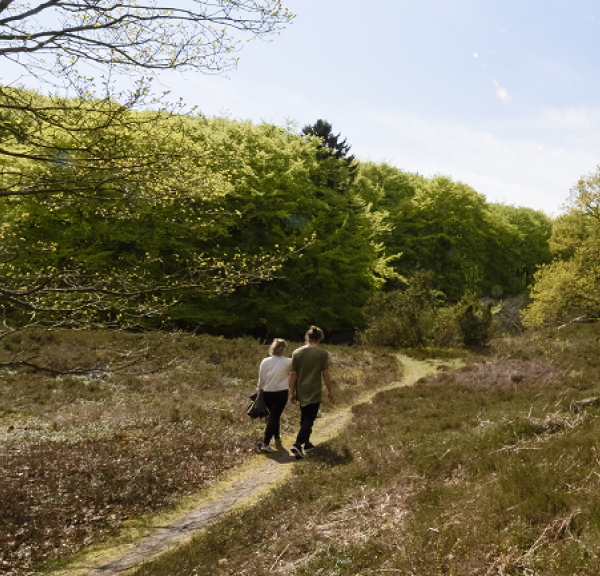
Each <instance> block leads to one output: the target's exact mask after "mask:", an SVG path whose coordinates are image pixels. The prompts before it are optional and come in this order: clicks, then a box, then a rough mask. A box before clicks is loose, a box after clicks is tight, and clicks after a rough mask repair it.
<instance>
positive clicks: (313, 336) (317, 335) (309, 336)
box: [304, 326, 325, 342]
mask: <svg viewBox="0 0 600 576" xmlns="http://www.w3.org/2000/svg"><path fill="white" fill-rule="evenodd" d="M323 338H325V334H323V330H321V329H320V328H319V327H318V326H311V327H310V328H309V329H308V330H307V331H306V334H305V335H304V339H305V340H306V341H307V342H320V341H321V340H323Z"/></svg>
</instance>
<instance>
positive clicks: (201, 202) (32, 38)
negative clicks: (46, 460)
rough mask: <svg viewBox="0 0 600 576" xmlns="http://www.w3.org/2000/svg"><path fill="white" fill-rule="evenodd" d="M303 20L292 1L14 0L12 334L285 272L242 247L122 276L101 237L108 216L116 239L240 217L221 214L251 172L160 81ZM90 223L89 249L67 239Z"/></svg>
mask: <svg viewBox="0 0 600 576" xmlns="http://www.w3.org/2000/svg"><path fill="white" fill-rule="evenodd" d="M292 18H293V15H292V14H291V13H290V12H289V11H288V10H287V9H285V8H284V7H283V6H282V4H281V2H280V1H276V0H214V1H201V0H184V1H182V2H179V1H178V2H172V3H168V2H158V1H155V0H149V1H148V2H145V3H143V4H141V3H138V2H137V1H133V0H132V1H128V0H125V1H121V2H114V1H108V0H80V1H77V0H47V1H45V2H39V3H33V4H32V3H28V2H20V1H16V0H0V69H1V70H2V74H3V77H2V80H1V83H0V213H2V215H3V220H2V222H1V224H0V226H1V228H0V310H2V313H3V315H4V328H3V329H2V330H0V337H2V336H4V335H6V334H9V333H11V332H12V331H14V330H17V329H19V328H20V327H23V326H32V325H39V324H42V325H45V326H57V325H77V326H82V325H83V326H85V325H90V324H93V323H94V322H98V323H100V324H102V323H104V322H106V320H107V319H109V320H111V322H116V321H117V319H118V317H119V314H121V321H122V323H125V324H126V323H127V322H134V321H135V318H136V316H137V317H144V316H148V315H151V314H153V313H155V312H158V311H160V310H162V309H163V308H164V306H165V305H166V304H168V303H169V301H172V298H169V297H168V296H169V295H172V294H174V293H176V292H179V291H181V290H183V289H186V288H187V289H190V290H197V291H215V290H224V291H228V290H231V289H233V288H235V286H237V285H242V284H244V283H246V282H248V281H253V280H258V279H263V278H265V277H268V276H269V274H271V273H272V270H273V268H274V267H276V266H277V262H278V261H280V260H281V257H280V256H279V255H277V254H275V255H271V256H268V255H260V256H257V255H256V254H254V255H253V257H252V258H250V259H249V258H246V257H245V254H244V251H243V250H242V249H241V247H238V248H240V249H239V251H238V254H237V258H236V260H235V262H230V263H226V262H224V261H223V260H222V259H219V258H218V257H217V258H206V257H204V255H203V254H200V253H192V252H189V253H188V254H187V255H186V257H183V256H182V257H181V258H179V257H177V258H176V257H174V256H172V257H171V258H170V260H169V265H168V266H166V265H164V263H165V259H164V254H162V255H161V254H159V253H158V252H152V251H150V252H149V253H148V254H143V255H139V254H136V255H135V256H136V258H137V260H135V263H133V260H132V265H131V266H129V267H126V266H116V264H117V262H114V261H111V260H110V259H107V258H106V256H105V253H104V257H103V253H102V252H98V253H94V252H93V250H94V248H93V246H94V243H93V242H91V241H89V238H90V237H91V236H90V235H93V234H97V233H99V230H100V229H101V228H102V227H99V222H102V226H103V229H104V230H107V231H108V232H107V233H108V234H109V235H112V236H115V237H119V236H127V235H129V236H132V235H135V234H136V230H137V231H138V232H139V231H140V222H144V221H147V220H145V218H147V217H149V216H148V214H149V213H150V212H152V211H154V213H155V215H159V214H160V215H162V216H164V217H167V216H170V218H171V219H172V220H173V223H175V222H176V221H177V220H178V218H180V216H181V213H182V212H183V211H186V213H192V214H195V216H196V225H195V228H194V231H195V233H196V234H198V235H202V234H210V230H211V228H214V227H215V226H217V225H218V223H217V221H218V220H219V219H222V220H225V221H227V220H228V219H230V218H232V217H234V216H235V217H237V216H236V215H232V214H224V213H223V211H219V210H215V209H214V204H215V203H214V198H215V197H219V196H222V195H225V194H227V192H228V190H229V189H230V183H229V180H230V178H231V174H232V172H233V171H234V169H235V168H234V167H233V166H231V165H230V164H229V163H228V160H227V158H223V157H222V156H221V155H218V154H217V155H216V156H211V153H213V152H214V148H210V147H209V148H202V147H201V146H198V145H196V144H195V143H194V142H193V141H192V140H190V138H189V135H188V133H187V132H188V126H187V125H186V122H185V116H184V115H180V114H177V112H179V111H180V108H178V106H176V105H172V104H167V103H166V99H165V94H162V95H161V94H156V93H154V92H153V90H152V86H153V78H154V75H155V73H156V72H157V71H159V70H165V69H180V70H188V71H199V72H202V73H222V72H223V71H226V70H230V69H232V68H234V67H235V65H236V63H237V52H238V51H239V50H240V48H241V47H242V45H243V43H244V42H245V41H247V40H248V39H251V38H254V37H265V36H269V35H272V34H274V33H277V31H278V30H280V29H281V28H282V27H283V26H285V25H286V24H287V23H289V22H290V21H291V19H292ZM2 62H4V63H10V64H11V66H10V67H9V66H2ZM19 69H20V70H21V71H22V74H20V73H19ZM7 72H11V73H13V77H12V78H6V76H5V75H6V73H7ZM31 79H33V83H34V84H35V87H36V90H35V91H34V90H31V89H27V88H26V86H25V85H24V83H25V82H26V83H27V85H28V86H29V87H30V88H31V86H32V80H31ZM42 89H43V90H46V92H48V95H46V96H44V95H42V94H41V93H40V92H41V90H42ZM149 107H150V108H151V109H153V110H154V111H153V112H150V111H145V112H140V111H139V110H142V109H144V108H146V109H147V108H149ZM136 110H138V111H136ZM214 157H216V158H218V159H219V163H220V164H219V166H218V169H216V167H215V165H214V162H212V161H211V158H214ZM208 199H210V208H207V204H206V203H207V202H208ZM169 213H170V214H169ZM144 215H146V216H144ZM84 229H85V230H87V233H86V234H83V235H82V236H81V237H80V242H79V244H80V248H81V249H78V248H77V243H71V244H69V243H68V242H66V243H65V242H63V241H64V239H65V238H66V236H69V235H70V237H71V238H74V237H76V234H77V233H81V232H82V230H84ZM65 235H66V236H65ZM99 244H101V243H98V244H97V245H99ZM126 252H127V242H124V243H123V245H122V247H121V251H120V253H121V254H122V255H123V256H124V255H125V253H126ZM121 325H122V324H121Z"/></svg>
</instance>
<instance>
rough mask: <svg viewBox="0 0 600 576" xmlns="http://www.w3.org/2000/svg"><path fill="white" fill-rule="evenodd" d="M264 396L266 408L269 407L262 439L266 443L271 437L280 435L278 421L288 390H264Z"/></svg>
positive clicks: (286, 399)
mask: <svg viewBox="0 0 600 576" xmlns="http://www.w3.org/2000/svg"><path fill="white" fill-rule="evenodd" d="M264 397H265V403H266V405H267V408H268V409H269V419H268V420H267V428H266V430H265V439H264V443H265V444H268V443H269V442H271V438H273V437H275V438H280V437H281V431H280V430H279V421H280V419H281V414H282V413H283V409H284V408H285V405H286V404H287V401H288V391H287V390H278V391H277V392H264Z"/></svg>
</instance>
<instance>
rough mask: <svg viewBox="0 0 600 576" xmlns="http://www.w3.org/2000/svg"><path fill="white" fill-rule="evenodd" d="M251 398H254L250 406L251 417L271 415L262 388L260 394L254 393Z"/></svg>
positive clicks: (249, 413) (249, 414)
mask: <svg viewBox="0 0 600 576" xmlns="http://www.w3.org/2000/svg"><path fill="white" fill-rule="evenodd" d="M250 400H252V402H251V403H250V406H248V416H250V418H266V417H267V416H268V415H269V409H268V408H267V403H266V402H265V395H264V392H263V391H262V390H260V391H259V392H258V394H252V396H250Z"/></svg>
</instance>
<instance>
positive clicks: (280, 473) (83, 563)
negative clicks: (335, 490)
mask: <svg viewBox="0 0 600 576" xmlns="http://www.w3.org/2000/svg"><path fill="white" fill-rule="evenodd" d="M399 360H400V361H401V362H402V363H403V364H404V366H405V368H406V373H405V375H404V377H403V378H402V380H401V381H399V382H395V383H393V384H390V385H388V386H386V387H384V388H379V389H377V390H376V391H373V392H368V393H365V394H363V395H362V396H360V397H359V398H358V399H357V401H356V402H355V403H354V405H358V404H362V403H365V402H370V401H371V400H372V399H373V397H374V396H375V395H376V394H378V393H379V392H381V391H382V390H389V389H391V388H397V387H400V386H408V385H411V384H414V383H415V382H416V381H417V380H418V379H419V378H421V377H422V376H425V375H426V374H428V373H431V372H432V371H434V370H435V369H436V367H437V366H438V365H439V363H436V362H419V361H416V360H412V359H410V358H408V357H405V356H399ZM351 416H352V411H351V407H344V408H340V409H339V410H335V411H334V412H331V413H329V414H324V415H323V417H321V418H318V419H317V421H316V422H315V428H314V432H313V438H314V440H315V442H317V443H322V442H324V441H326V440H328V439H329V438H332V437H334V436H336V435H337V434H339V433H340V432H341V430H342V429H343V428H344V426H345V425H346V424H347V423H348V422H349V420H350V418H351ZM292 442H293V440H292V439H291V438H283V446H284V447H285V448H289V447H291V445H292ZM293 462H295V459H294V458H292V457H291V456H290V455H289V453H288V451H287V450H279V451H278V452H276V453H274V454H272V455H269V456H268V457H265V456H263V455H261V456H257V457H256V458H253V459H252V460H251V461H250V462H248V463H247V464H245V465H244V466H241V467H240V468H238V469H237V470H235V471H234V472H233V473H232V475H231V476H230V477H229V478H228V479H227V480H225V481H223V482H220V483H219V484H218V485H217V486H215V487H214V488H213V489H211V490H210V491H209V493H208V494H207V495H206V496H205V497H204V498H203V499H202V500H200V501H195V502H193V503H192V504H188V506H187V509H184V510H183V511H180V512H179V514H178V515H171V516H170V517H163V518H162V519H161V520H162V522H161V521H158V522H154V523H153V525H152V526H149V527H147V529H146V532H149V533H148V534H146V535H143V536H142V537H140V535H139V534H138V535H136V534H132V535H130V536H129V537H127V538H124V540H128V542H124V543H123V544H122V545H120V546H119V547H117V548H111V549H109V550H106V549H105V550H96V551H95V552H94V551H90V552H88V553H85V555H84V556H83V557H82V558H81V559H79V560H77V561H76V562H73V563H72V564H71V565H70V567H69V568H67V569H64V570H61V571H60V572H57V573H56V574H60V575H62V576H83V575H87V576H108V575H116V574H124V573H125V572H127V571H130V570H132V569H133V568H135V567H136V566H138V565H139V564H141V563H142V562H145V561H148V560H150V559H151V558H154V557H156V556H158V555H160V554H162V553H163V552H165V551H166V550H169V549H172V548H173V547H175V546H177V545H180V544H181V543H183V542H185V541H186V540H189V539H190V538H191V537H192V536H193V535H194V534H195V533H197V532H198V531H199V530H201V529H202V528H204V527H206V526H208V525H209V524H211V523H212V522H213V521H215V520H216V519H218V518H219V517H221V516H222V515H223V514H226V513H228V512H231V511H233V510H238V509H240V508H242V507H245V506H249V505H251V504H252V503H253V502H255V501H256V500H258V499H259V498H260V497H261V496H262V495H263V494H264V493H266V492H267V491H269V490H270V489H271V488H272V487H273V486H274V485H276V484H278V483H280V482H283V481H284V480H285V478H286V477H287V475H288V474H290V472H291V471H292V467H291V464H292V463H293Z"/></svg>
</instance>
